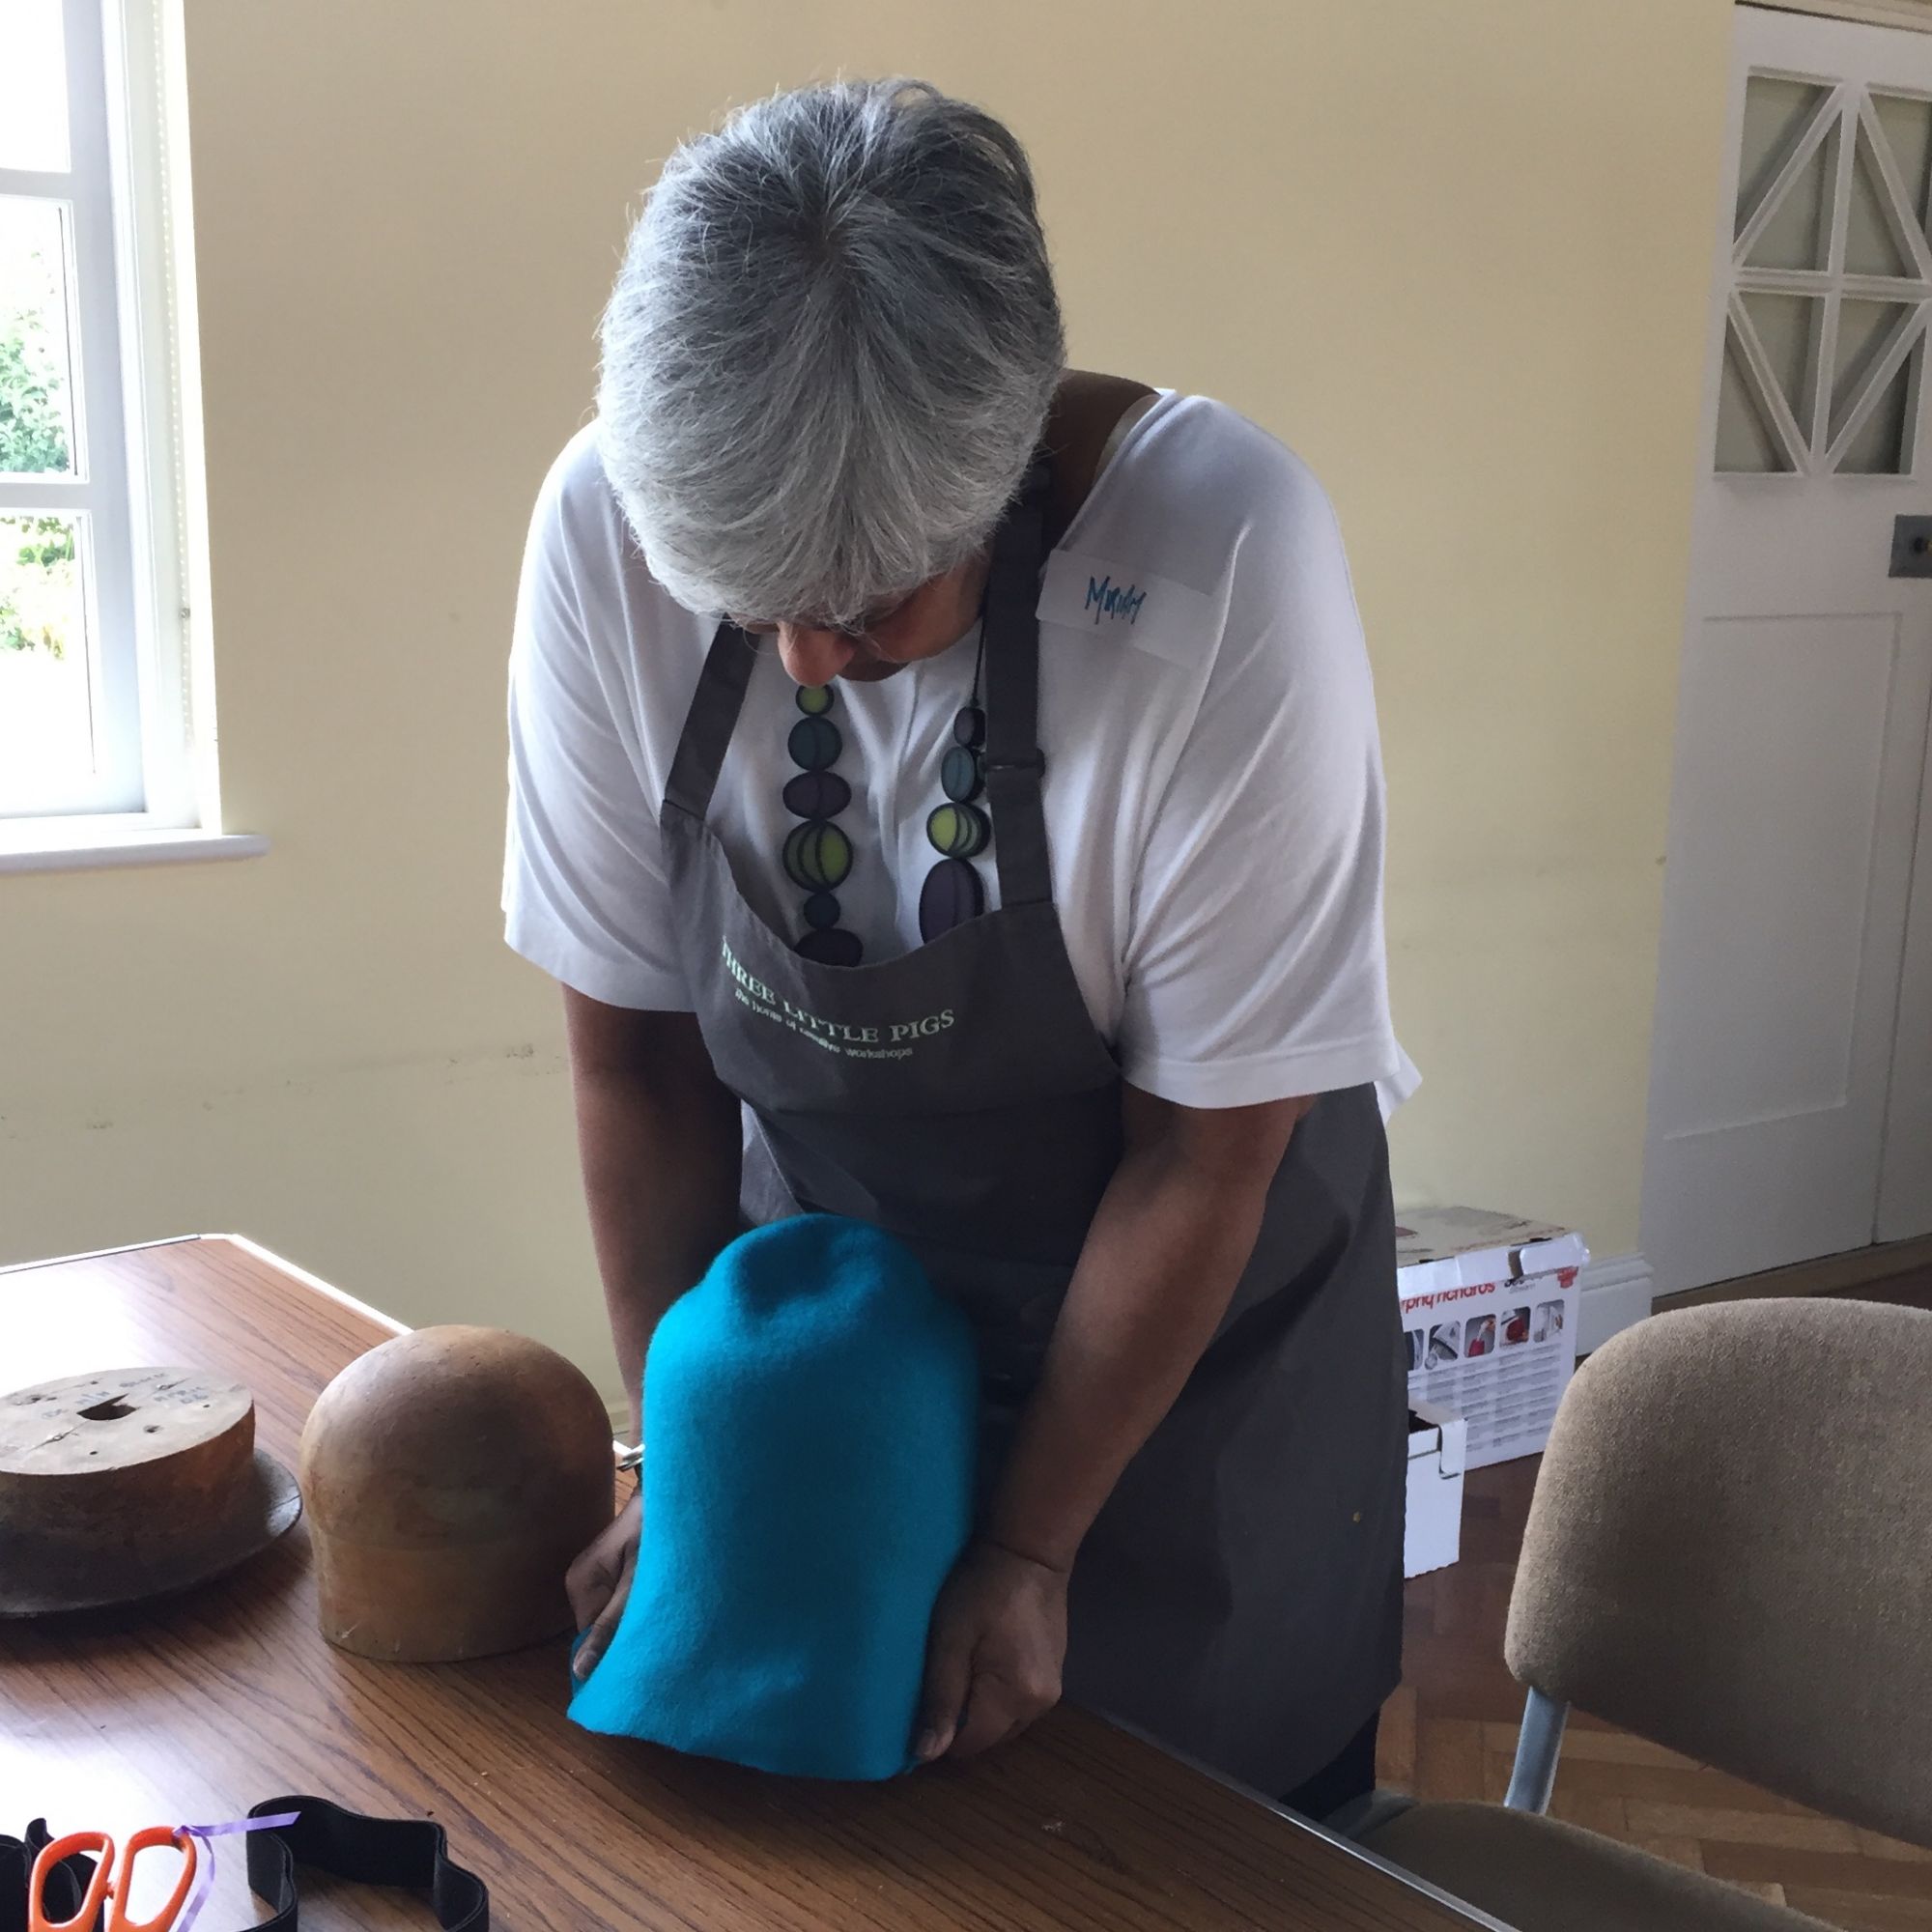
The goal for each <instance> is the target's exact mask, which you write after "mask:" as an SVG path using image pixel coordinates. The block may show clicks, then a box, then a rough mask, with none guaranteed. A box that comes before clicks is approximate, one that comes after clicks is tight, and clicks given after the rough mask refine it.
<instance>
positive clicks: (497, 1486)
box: [300, 1327, 613, 1663]
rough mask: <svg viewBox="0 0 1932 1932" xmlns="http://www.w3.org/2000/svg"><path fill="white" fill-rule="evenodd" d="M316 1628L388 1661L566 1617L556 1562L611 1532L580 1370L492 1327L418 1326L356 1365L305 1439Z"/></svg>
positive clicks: (591, 1398) (540, 1629)
mask: <svg viewBox="0 0 1932 1932" xmlns="http://www.w3.org/2000/svg"><path fill="white" fill-rule="evenodd" d="M300 1475H301V1487H302V1494H303V1496H304V1497H305V1498H306V1500H307V1505H308V1512H309V1525H310V1530H311V1532H312V1536H313V1540H314V1546H315V1554H316V1584H317V1594H318V1599H319V1609H320V1614H321V1620H322V1634H323V1635H324V1636H326V1637H327V1639H328V1641H329V1642H330V1643H332V1644H334V1645H336V1646H337V1647H338V1648H339V1649H342V1650H347V1651H353V1652H354V1653H355V1655H357V1656H359V1657H370V1658H378V1659H381V1660H383V1661H384V1662H398V1663H447V1662H457V1661H459V1660H461V1659H464V1658H470V1657H490V1656H494V1655H496V1654H497V1653H498V1652H502V1651H509V1650H521V1649H523V1648H524V1647H525V1646H526V1645H528V1644H533V1643H541V1642H543V1641H544V1640H545V1639H546V1638H549V1637H554V1636H557V1635H560V1634H562V1633H564V1632H565V1631H568V1630H569V1629H570V1628H571V1614H570V1605H569V1601H568V1599H567V1598H566V1596H565V1594H564V1575H565V1572H566V1571H567V1570H568V1569H569V1568H570V1565H571V1564H572V1562H573V1561H575V1559H576V1558H577V1557H578V1556H579V1555H580V1554H581V1553H582V1551H583V1549H584V1548H586V1547H587V1546H588V1545H589V1544H590V1543H591V1542H592V1541H593V1540H594V1539H595V1538H596V1537H597V1536H598V1534H599V1533H600V1532H601V1531H603V1530H604V1529H606V1528H607V1527H609V1525H610V1522H611V1510H612V1501H613V1493H612V1483H613V1468H612V1461H611V1423H610V1418H609V1417H608V1416H607V1415H606V1413H605V1410H604V1405H603V1403H602V1402H601V1401H600V1400H599V1399H598V1395H597V1392H596V1390H595V1389H594V1388H592V1387H591V1385H590V1381H589V1379H588V1378H586V1377H585V1376H584V1375H583V1373H582V1371H581V1370H580V1369H578V1368H576V1367H574V1366H573V1365H572V1364H571V1363H569V1362H567V1361H566V1360H565V1359H564V1358H563V1357H562V1356H561V1355H559V1354H557V1353H556V1352H555V1351H554V1350H551V1349H547V1348H545V1347H544V1346H543V1345H542V1344H541V1343H540V1342H532V1341H530V1340H528V1339H527V1338H526V1337H524V1336H522V1335H513V1334H510V1333H508V1332H507V1331H506V1330H503V1329H500V1328H469V1327H445V1328H422V1329H418V1330H416V1331H415V1332H414V1333H413V1334H409V1335H399V1336H398V1337H397V1338H396V1339H395V1340H394V1341H393V1342H384V1344H383V1345H382V1346H381V1347H380V1348H376V1349H372V1350H370V1351H369V1352H368V1353H367V1354H366V1355H363V1356H362V1357H361V1358H360V1359H359V1360H357V1361H355V1362H352V1363H351V1364H350V1365H349V1367H348V1368H346V1369H345V1370H343V1372H342V1373H341V1375H339V1376H337V1377H336V1378H335V1379H334V1381H332V1382H330V1383H329V1385H328V1387H327V1388H326V1389H325V1390H324V1391H323V1393H322V1398H321V1400H320V1401H319V1402H318V1403H317V1404H316V1406H315V1408H314V1410H313V1412H312V1413H311V1414H310V1416H309V1420H308V1427H307V1429H306V1430H305V1431H304V1432H303V1434H302V1444H301V1466H300Z"/></svg>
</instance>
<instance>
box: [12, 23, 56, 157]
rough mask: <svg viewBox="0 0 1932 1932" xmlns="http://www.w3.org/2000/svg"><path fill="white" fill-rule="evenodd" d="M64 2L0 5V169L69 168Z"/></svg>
mask: <svg viewBox="0 0 1932 1932" xmlns="http://www.w3.org/2000/svg"><path fill="white" fill-rule="evenodd" d="M61 41H62V35H61V0H0V168H26V169H30V170H36V171H44V170H48V169H53V170H56V171H64V170H65V169H66V167H67V165H68V143H67V63H66V60H65V58H64V57H63V53H62V47H61Z"/></svg>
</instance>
